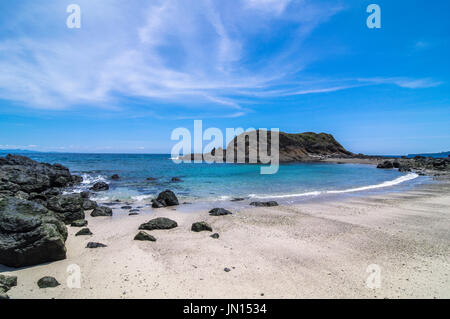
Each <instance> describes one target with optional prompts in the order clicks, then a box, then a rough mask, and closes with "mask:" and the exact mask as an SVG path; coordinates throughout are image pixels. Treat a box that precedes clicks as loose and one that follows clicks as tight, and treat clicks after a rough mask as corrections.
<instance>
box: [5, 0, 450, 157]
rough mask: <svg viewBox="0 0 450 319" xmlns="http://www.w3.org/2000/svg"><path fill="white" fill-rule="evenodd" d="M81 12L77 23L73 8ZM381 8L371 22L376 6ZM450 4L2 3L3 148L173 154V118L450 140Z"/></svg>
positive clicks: (425, 148) (406, 148) (379, 142)
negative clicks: (376, 22) (71, 20)
mask: <svg viewBox="0 0 450 319" xmlns="http://www.w3.org/2000/svg"><path fill="white" fill-rule="evenodd" d="M71 3H76V4H78V5H80V7H81V10H82V17H81V23H82V26H81V29H68V28H67V27H66V19H67V17H68V15H69V14H68V13H66V8H67V6H68V5H69V4H71ZM371 3H376V4H378V5H380V7H381V19H382V28H381V29H368V28H367V26H366V19H367V17H368V13H366V7H367V6H368V5H369V4H371ZM449 13H450V2H448V1H433V3H432V4H430V1H419V0H411V1H406V0H405V1H402V0H397V1H392V0H390V1H385V0H383V1H381V0H371V1H364V0H361V1H357V0H342V1H338V0H337V1H331V0H330V1H325V0H323V1H322V0H319V1H307V0H227V1H219V0H180V1H175V0H167V1H156V0H152V1H139V0H128V1H122V0H96V1H88V0H70V1H64V0H59V1H50V0H42V1H31V0H21V1H12V0H5V1H2V2H1V3H0V149H4V148H26V149H34V150H42V151H68V152H145V153H152V152H157V153H161V152H164V153H169V152H170V149H171V147H172V146H173V144H174V143H175V142H173V141H170V134H171V132H172V130H173V129H175V128H177V127H187V128H192V127H193V120H194V119H199V120H203V126H204V127H205V128H206V127H218V128H221V129H223V130H224V131H225V128H227V127H243V128H249V127H254V128H280V130H281V131H286V132H304V131H315V132H327V133H331V134H333V135H334V136H335V137H336V139H337V140H338V141H340V142H341V143H342V144H343V145H344V146H345V147H346V148H348V149H349V150H351V151H353V152H356V153H358V152H362V153H366V154H406V153H417V152H440V151H448V150H450V142H449V141H450V129H449V127H450V93H449V92H450V89H449V88H450V86H449V83H450V61H449V57H450V45H449V44H450V20H449V19H448V15H449Z"/></svg>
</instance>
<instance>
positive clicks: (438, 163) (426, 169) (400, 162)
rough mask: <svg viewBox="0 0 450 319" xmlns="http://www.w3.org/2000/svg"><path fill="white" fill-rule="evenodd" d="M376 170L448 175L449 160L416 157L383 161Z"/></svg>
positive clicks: (449, 170)
mask: <svg viewBox="0 0 450 319" xmlns="http://www.w3.org/2000/svg"><path fill="white" fill-rule="evenodd" d="M377 168H381V169H394V168H397V169H398V170H399V171H400V172H416V173H418V174H419V175H431V176H439V175H444V174H449V173H450V158H433V157H424V156H416V157H414V158H405V157H403V158H398V159H385V160H383V161H382V162H381V163H379V164H378V166H377Z"/></svg>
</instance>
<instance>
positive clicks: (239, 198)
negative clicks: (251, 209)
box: [231, 197, 245, 202]
mask: <svg viewBox="0 0 450 319" xmlns="http://www.w3.org/2000/svg"><path fill="white" fill-rule="evenodd" d="M243 200H245V198H241V197H237V198H233V199H232V200H231V201H232V202H242V201H243Z"/></svg>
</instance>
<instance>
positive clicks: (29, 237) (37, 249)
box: [0, 197, 67, 267]
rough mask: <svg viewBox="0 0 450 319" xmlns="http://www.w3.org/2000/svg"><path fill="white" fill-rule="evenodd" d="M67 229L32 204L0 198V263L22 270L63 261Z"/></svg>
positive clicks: (51, 213) (44, 209) (47, 211)
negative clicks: (22, 268) (26, 267)
mask: <svg viewBox="0 0 450 319" xmlns="http://www.w3.org/2000/svg"><path fill="white" fill-rule="evenodd" d="M66 239H67V229H66V226H65V225H64V223H63V222H62V221H61V220H60V219H59V218H57V217H56V215H55V213H53V212H51V211H49V210H48V209H47V208H45V207H44V206H42V205H40V204H37V203H35V202H31V201H26V200H21V199H18V198H13V197H3V198H0V264H3V265H6V266H9V267H25V266H32V265H37V264H41V263H45V262H50V261H56V260H61V259H65V258H66V247H65V245H64V243H65V241H66Z"/></svg>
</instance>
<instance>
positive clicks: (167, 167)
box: [0, 153, 427, 205]
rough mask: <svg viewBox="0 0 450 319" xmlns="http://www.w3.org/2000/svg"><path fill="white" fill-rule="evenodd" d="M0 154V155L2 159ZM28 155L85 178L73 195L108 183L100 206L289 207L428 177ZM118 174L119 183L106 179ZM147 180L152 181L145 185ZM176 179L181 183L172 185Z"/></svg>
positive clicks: (354, 169) (303, 166) (319, 167)
mask: <svg viewBox="0 0 450 319" xmlns="http://www.w3.org/2000/svg"><path fill="white" fill-rule="evenodd" d="M4 155H5V154H1V153H0V156H4ZM25 155H26V156H29V157H30V158H32V159H34V160H37V161H40V162H48V163H60V164H62V165H65V166H67V167H68V168H69V169H70V170H71V172H72V174H77V175H81V176H82V177H83V178H84V182H83V184H82V185H80V186H78V187H76V188H74V189H73V190H71V191H74V192H79V191H82V190H87V189H89V187H91V186H92V185H93V184H94V183H95V182H98V181H106V182H107V183H108V184H109V185H110V190H109V191H106V192H99V193H97V194H96V198H95V199H96V200H99V201H113V200H117V199H118V200H121V201H137V202H146V203H148V202H149V201H150V199H152V198H154V197H155V196H156V195H157V194H158V193H159V192H161V191H163V190H165V189H171V190H172V191H174V192H175V193H176V194H177V196H178V197H179V199H180V201H181V202H191V203H211V202H217V201H222V202H230V200H231V199H233V198H235V197H239V198H245V199H247V203H246V205H248V201H251V200H269V199H273V200H277V201H278V202H281V203H284V202H288V203H292V202H296V201H301V200H305V199H310V198H321V197H327V196H338V195H352V196H353V195H359V194H367V193H373V192H383V191H396V190H403V189H405V188H409V187H412V186H414V185H416V184H419V183H424V182H427V178H426V177H419V176H417V175H416V174H413V173H400V172H398V171H397V170H381V169H377V168H376V167H375V166H372V165H359V164H327V163H295V164H281V165H280V169H279V172H278V173H277V174H274V175H261V174H260V166H259V165H249V164H245V165H243V164H206V163H203V164H194V163H190V164H187V163H182V164H175V163H174V162H173V161H172V160H171V159H170V155H168V154H167V155H164V154H163V155H161V154H158V155H143V154H65V153H27V154H25ZM113 174H118V175H119V176H120V180H118V181H113V180H111V179H110V176H111V175H113ZM148 177H153V178H155V180H154V181H148V180H147V178H148ZM172 177H178V178H180V179H181V182H171V179H172Z"/></svg>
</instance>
